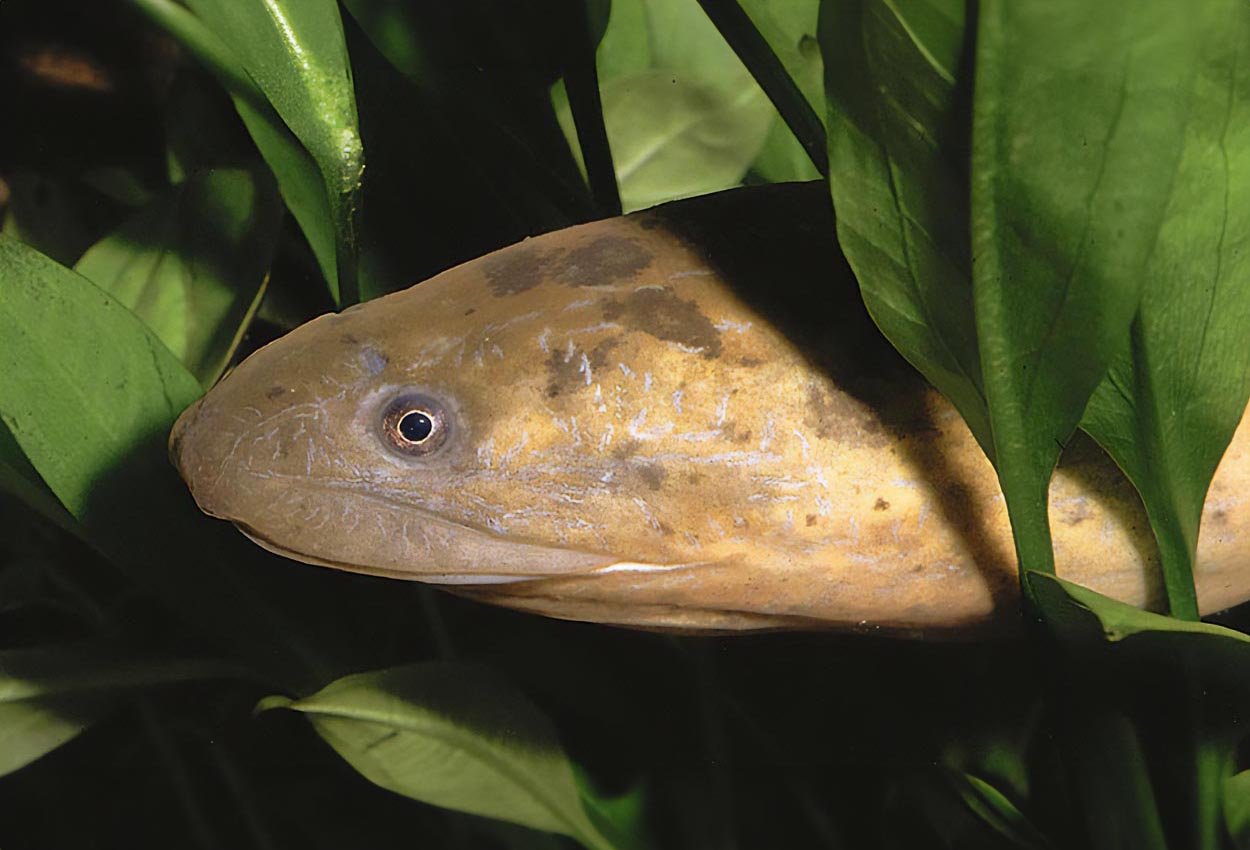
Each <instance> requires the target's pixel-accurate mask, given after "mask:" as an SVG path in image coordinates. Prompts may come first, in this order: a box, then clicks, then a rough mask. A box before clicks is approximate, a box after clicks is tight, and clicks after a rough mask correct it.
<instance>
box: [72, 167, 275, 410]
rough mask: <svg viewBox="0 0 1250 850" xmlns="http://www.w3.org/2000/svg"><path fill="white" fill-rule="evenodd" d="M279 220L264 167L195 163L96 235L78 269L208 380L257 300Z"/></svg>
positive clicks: (234, 342)
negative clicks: (113, 227)
mask: <svg viewBox="0 0 1250 850" xmlns="http://www.w3.org/2000/svg"><path fill="white" fill-rule="evenodd" d="M281 220H282V208H281V206H280V205H279V203H278V198H277V192H276V190H275V189H274V187H273V184H272V181H271V179H270V178H269V177H268V175H263V176H262V175H255V174H252V173H249V172H247V171H243V170H226V169H218V170H214V171H210V172H204V173H198V174H194V175H191V176H190V177H189V178H188V179H187V180H186V181H185V182H183V183H182V184H180V185H179V186H177V187H175V188H174V189H173V190H171V192H170V193H169V194H168V195H167V196H166V197H164V198H162V199H161V200H159V201H158V202H156V203H155V204H152V205H151V206H150V207H149V208H148V209H146V210H144V211H143V212H142V213H140V214H139V215H138V216H136V217H135V218H133V219H131V220H130V221H129V222H127V223H126V224H125V225H123V226H122V227H121V228H120V229H119V230H118V231H117V232H115V233H113V234H112V235H110V236H108V237H106V238H105V239H103V240H101V241H100V242H97V243H96V244H95V245H93V246H92V247H91V248H90V249H88V250H87V253H86V254H84V255H83V257H82V259H81V260H79V261H78V263H77V265H75V267H74V270H75V271H77V272H78V273H79V274H81V275H83V276H84V277H86V278H88V279H89V280H91V281H92V282H93V283H95V284H96V285H97V286H99V287H100V288H101V289H103V290H105V291H106V292H109V293H110V294H112V295H113V297H114V298H116V299H117V300H118V301H120V302H121V303H122V304H123V305H125V306H126V307H127V308H129V309H130V310H131V311H132V312H133V313H135V315H137V316H138V317H139V318H141V319H143V321H144V322H145V323H146V324H147V326H148V327H149V328H151V329H152V330H153V331H154V332H155V333H156V335H157V336H158V337H160V339H161V342H163V343H165V346H166V347H167V348H168V349H169V350H170V351H171V352H173V353H174V354H175V355H176V356H177V357H178V359H179V360H181V361H182V364H183V365H184V366H186V367H187V369H189V370H190V371H191V372H192V373H194V374H195V376H196V377H197V378H199V379H200V383H201V384H203V385H204V386H205V387H210V386H212V385H213V383H214V382H216V380H217V378H218V377H220V375H221V373H222V371H223V370H224V369H225V368H226V365H227V364H228V363H229V361H230V357H231V355H232V354H233V352H234V349H235V346H237V345H238V341H239V338H240V336H241V335H242V333H243V331H244V330H245V329H246V327H247V322H248V319H249V318H250V317H251V316H252V314H253V313H254V312H255V310H256V307H257V305H258V304H259V302H260V297H261V294H262V293H263V291H264V286H263V284H264V282H265V280H266V278H267V276H268V273H269V260H270V258H271V257H272V256H273V250H274V246H275V244H276V242H277V237H278V227H279V224H280V223H281Z"/></svg>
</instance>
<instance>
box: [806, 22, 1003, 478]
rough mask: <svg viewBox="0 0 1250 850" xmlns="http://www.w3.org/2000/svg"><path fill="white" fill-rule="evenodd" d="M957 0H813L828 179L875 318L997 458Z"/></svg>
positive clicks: (846, 246) (967, 81) (963, 36)
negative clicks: (984, 356)
mask: <svg viewBox="0 0 1250 850" xmlns="http://www.w3.org/2000/svg"><path fill="white" fill-rule="evenodd" d="M964 8H965V3H964V2H963V0H898V2H885V1H884V0H823V1H822V3H821V10H820V24H819V40H820V46H821V52H822V54H823V55H824V59H825V93H826V96H827V97H828V99H829V187H830V190H831V192H832V195H833V205H834V209H835V210H836V212H837V221H838V242H839V243H840V245H841V247H842V250H843V252H844V253H845V254H846V258H847V260H848V261H849V262H850V264H851V268H852V269H853V270H854V272H855V276H856V278H858V280H859V285H860V290H861V292H862V293H863V296H864V303H865V305H866V306H867V307H868V311H869V313H870V314H871V315H872V318H873V321H875V322H876V323H877V325H878V326H879V327H880V328H881V330H882V332H883V333H884V334H885V335H886V337H888V338H889V340H890V342H891V343H892V344H893V345H894V347H895V348H897V349H898V350H899V352H900V353H901V354H902V355H903V356H904V357H906V358H907V360H908V361H910V362H911V363H912V365H914V366H915V367H916V368H917V369H919V370H920V371H921V372H922V373H923V374H924V376H925V377H926V378H928V379H929V381H930V382H931V383H932V384H933V385H934V386H936V387H937V388H938V389H939V390H941V391H942V393H943V394H944V395H946V397H947V398H949V399H950V400H951V401H952V402H953V403H954V404H955V406H956V407H957V408H958V409H959V412H960V413H961V414H962V415H963V417H964V419H965V420H967V422H968V425H969V426H970V427H971V429H972V433H973V434H974V435H975V436H976V438H977V441H978V442H979V443H980V444H981V447H982V448H983V449H985V451H986V453H987V454H988V455H989V456H990V458H991V459H993V457H994V446H993V438H992V436H991V434H990V428H989V421H988V418H987V416H988V414H987V410H986V402H985V393H984V389H983V386H982V380H981V354H980V349H979V347H978V345H977V338H976V334H975V332H974V327H973V324H974V319H973V310H972V253H971V233H970V231H969V226H968V221H969V189H968V182H969V179H970V174H969V170H968V157H969V154H970V151H971V122H972V116H971V110H970V97H971V91H972V79H971V76H970V74H971V71H970V69H969V67H968V63H967V62H966V61H965V60H964V58H963V57H964V54H965V53H966V50H967V47H966V44H965V41H966V40H967V39H968V37H969V33H968V32H967V30H966V28H965V26H964Z"/></svg>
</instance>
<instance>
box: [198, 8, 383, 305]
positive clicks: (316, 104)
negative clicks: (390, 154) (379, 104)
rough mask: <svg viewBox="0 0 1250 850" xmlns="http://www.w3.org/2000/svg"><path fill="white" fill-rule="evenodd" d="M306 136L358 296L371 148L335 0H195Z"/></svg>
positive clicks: (345, 277) (343, 272)
mask: <svg viewBox="0 0 1250 850" xmlns="http://www.w3.org/2000/svg"><path fill="white" fill-rule="evenodd" d="M187 5H188V7H189V8H190V9H191V10H192V11H193V12H194V13H195V14H196V16H197V17H199V18H200V20H201V21H203V22H204V23H205V24H206V25H207V26H208V28H209V29H210V30H212V31H213V32H214V33H216V34H217V36H218V37H219V38H220V39H221V40H222V41H224V42H225V43H227V44H229V45H230V47H231V49H232V50H233V52H234V54H235V55H236V56H237V57H238V59H239V61H240V63H241V64H242V66H243V68H245V69H246V71H247V73H248V75H249V76H251V78H252V79H253V80H255V81H256V84H257V86H259V88H260V90H261V91H262V92H264V94H265V97H266V98H267V99H268V100H269V102H270V103H271V104H272V105H273V108H274V109H275V110H276V111H277V113H278V114H279V115H280V116H282V120H283V122H285V124H286V125H287V126H288V127H289V128H290V129H291V131H292V132H293V133H294V134H295V136H296V138H298V139H299V140H300V142H301V143H303V145H304V147H305V148H307V150H308V152H309V153H310V154H312V158H313V160H314V161H315V162H316V163H317V168H318V170H319V171H320V173H321V179H322V182H323V183H324V191H325V194H326V198H327V199H328V201H329V206H330V211H331V214H332V217H333V218H332V220H333V224H334V232H335V244H336V267H337V270H338V276H339V287H340V289H341V296H342V300H343V301H344V302H345V303H348V304H351V303H355V302H356V301H357V300H359V299H358V293H357V291H356V283H355V280H356V278H355V274H356V254H357V242H356V240H357V236H356V208H357V206H358V196H359V192H360V184H361V177H362V175H363V173H364V149H363V147H362V145H361V141H360V127H359V124H358V120H357V116H356V94H355V89H354V88H353V86H352V75H351V63H350V61H349V59H348V56H347V45H346V42H345V40H344V37H343V22H342V19H341V18H340V17H339V7H338V3H336V2H334V0H243V2H240V0H189V2H188V3H187Z"/></svg>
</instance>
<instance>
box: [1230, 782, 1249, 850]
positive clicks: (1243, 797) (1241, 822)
mask: <svg viewBox="0 0 1250 850" xmlns="http://www.w3.org/2000/svg"><path fill="white" fill-rule="evenodd" d="M1224 826H1225V828H1226V829H1227V830H1228V834H1229V837H1230V838H1232V840H1233V846H1234V847H1236V848H1237V850H1250V770H1243V771H1241V772H1240V773H1238V774H1235V775H1233V776H1230V777H1228V779H1225V780H1224Z"/></svg>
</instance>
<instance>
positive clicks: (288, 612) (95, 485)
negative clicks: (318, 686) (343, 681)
mask: <svg viewBox="0 0 1250 850" xmlns="http://www.w3.org/2000/svg"><path fill="white" fill-rule="evenodd" d="M0 372H2V373H3V374H4V375H5V379H4V380H3V381H0V422H2V423H3V424H4V426H5V427H7V428H8V429H9V430H10V432H11V433H12V435H13V437H14V438H15V439H16V441H17V443H18V444H19V445H20V446H21V449H22V452H23V453H24V454H25V456H26V457H27V459H28V460H29V461H30V463H31V465H32V466H34V468H35V469H36V470H38V472H39V475H40V476H41V477H42V478H43V480H44V481H45V482H46V483H47V484H48V486H49V487H50V488H51V490H52V492H53V493H55V494H56V497H57V498H58V499H59V500H60V502H61V504H62V505H64V506H65V507H66V508H67V509H68V510H69V512H70V513H71V514H73V515H74V517H76V518H77V519H78V520H79V521H80V523H81V524H82V527H83V529H84V532H85V535H86V538H87V539H88V540H89V541H90V542H91V544H92V545H93V546H94V547H95V548H96V549H97V550H98V551H100V552H101V553H103V554H104V555H105V556H107V557H108V558H109V559H110V560H111V561H113V562H114V563H116V564H118V565H119V566H121V567H123V568H125V569H126V570H127V571H128V572H129V574H130V575H131V576H132V577H133V578H135V580H136V581H137V582H138V583H140V584H141V585H142V586H144V587H145V588H146V589H147V590H149V591H151V592H153V593H155V594H156V595H158V596H159V597H160V598H161V599H162V600H163V601H164V602H165V603H166V604H167V605H169V606H170V607H171V608H172V609H173V610H175V611H178V612H179V614H180V615H181V616H184V617H186V618H187V619H188V620H189V622H190V623H192V624H194V625H195V626H196V627H197V628H199V629H201V630H205V631H207V632H208V633H210V634H213V635H215V636H216V639H218V640H220V641H223V642H225V643H228V644H231V645H233V646H235V647H245V648H246V649H247V651H248V652H249V653H250V655H249V657H250V658H252V659H254V660H256V661H257V662H258V663H264V664H266V665H271V666H270V669H271V670H273V671H276V673H277V675H279V676H281V677H282V678H283V679H285V680H288V681H291V682H293V683H296V684H300V685H302V684H304V683H306V682H308V681H311V680H321V681H324V678H323V677H325V676H326V675H327V674H328V673H330V672H331V671H332V670H333V669H338V665H339V664H341V663H342V661H341V660H339V659H340V657H341V656H342V655H344V654H350V653H348V652H345V650H347V649H348V648H347V647H340V646H339V645H338V644H336V642H335V639H336V635H337V636H338V637H340V638H341V636H342V628H339V629H335V628H331V627H328V626H327V625H326V617H327V616H329V615H328V612H327V611H325V610H322V609H319V608H318V607H316V605H314V606H313V607H311V608H310V607H308V604H307V603H308V602H309V600H305V599H303V598H302V597H295V596H292V594H291V593H290V590H291V588H290V587H282V586H280V585H279V586H274V583H275V582H277V581H279V580H280V579H279V577H278V576H276V575H275V574H274V573H273V572H272V571H267V570H264V569H261V568H260V563H262V562H264V561H265V560H266V558H267V557H268V556H266V555H265V554H264V553H263V552H260V551H259V550H257V549H256V547H254V546H251V545H250V544H248V543H247V542H246V541H245V540H243V538H242V537H241V536H240V535H238V534H236V533H235V532H234V531H233V530H232V529H230V528H229V527H227V526H226V525H225V524H224V523H215V522H209V521H207V520H205V519H204V518H203V517H202V516H200V515H199V514H198V512H196V510H195V508H194V505H193V504H192V502H191V499H190V497H189V495H188V494H187V491H186V488H185V486H183V484H182V482H181V481H179V480H178V477H177V474H176V473H175V472H174V470H173V468H172V466H171V465H170V464H169V461H168V457H167V450H166V441H167V435H168V433H169V428H170V426H171V425H172V423H173V421H174V418H175V417H176V416H177V414H179V413H181V412H182V410H183V408H185V407H186V406H187V405H188V404H190V403H191V402H192V401H194V400H195V399H196V398H198V397H199V395H200V393H201V392H202V390H201V388H200V385H199V382H197V381H196V380H195V377H194V376H193V375H191V373H189V372H187V371H186V370H185V369H183V367H182V366H181V365H180V364H179V363H178V361H177V359H176V358H175V357H174V356H173V355H172V354H170V353H169V351H168V350H167V349H166V348H165V347H164V346H163V345H162V344H161V342H160V340H158V339H157V338H156V336H155V335H154V334H152V333H151V332H150V331H149V330H147V328H146V327H145V326H144V325H143V323H142V322H141V321H140V320H139V319H138V318H137V317H135V316H134V314H132V313H130V312H129V311H128V310H126V309H125V308H124V307H122V306H121V305H120V304H119V303H118V302H117V301H115V300H114V299H113V298H112V297H110V296H109V295H108V294H107V293H105V292H103V291H101V290H100V289H98V288H97V287H96V286H94V285H93V284H92V283H91V282H90V281H88V280H87V279H86V278H84V277H82V276H80V275H77V274H75V273H73V272H71V271H69V270H68V269H66V268H64V267H63V266H59V265H57V264H56V263H54V262H52V261H51V260H49V259H48V258H46V257H44V256H43V255H41V254H39V253H38V252H36V251H34V250H32V249H30V248H28V247H26V246H25V245H22V244H21V243H19V242H15V241H13V240H11V239H8V238H6V237H0ZM278 600H281V607H279V605H278V604H277V602H278ZM318 604H323V605H326V606H328V605H329V604H330V600H325V601H324V602H321V603H318ZM330 622H332V623H338V622H339V620H330ZM314 623H315V624H316V625H315V627H314V626H313V624H314ZM260 647H263V651H261V650H260V649H259V648H260Z"/></svg>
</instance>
